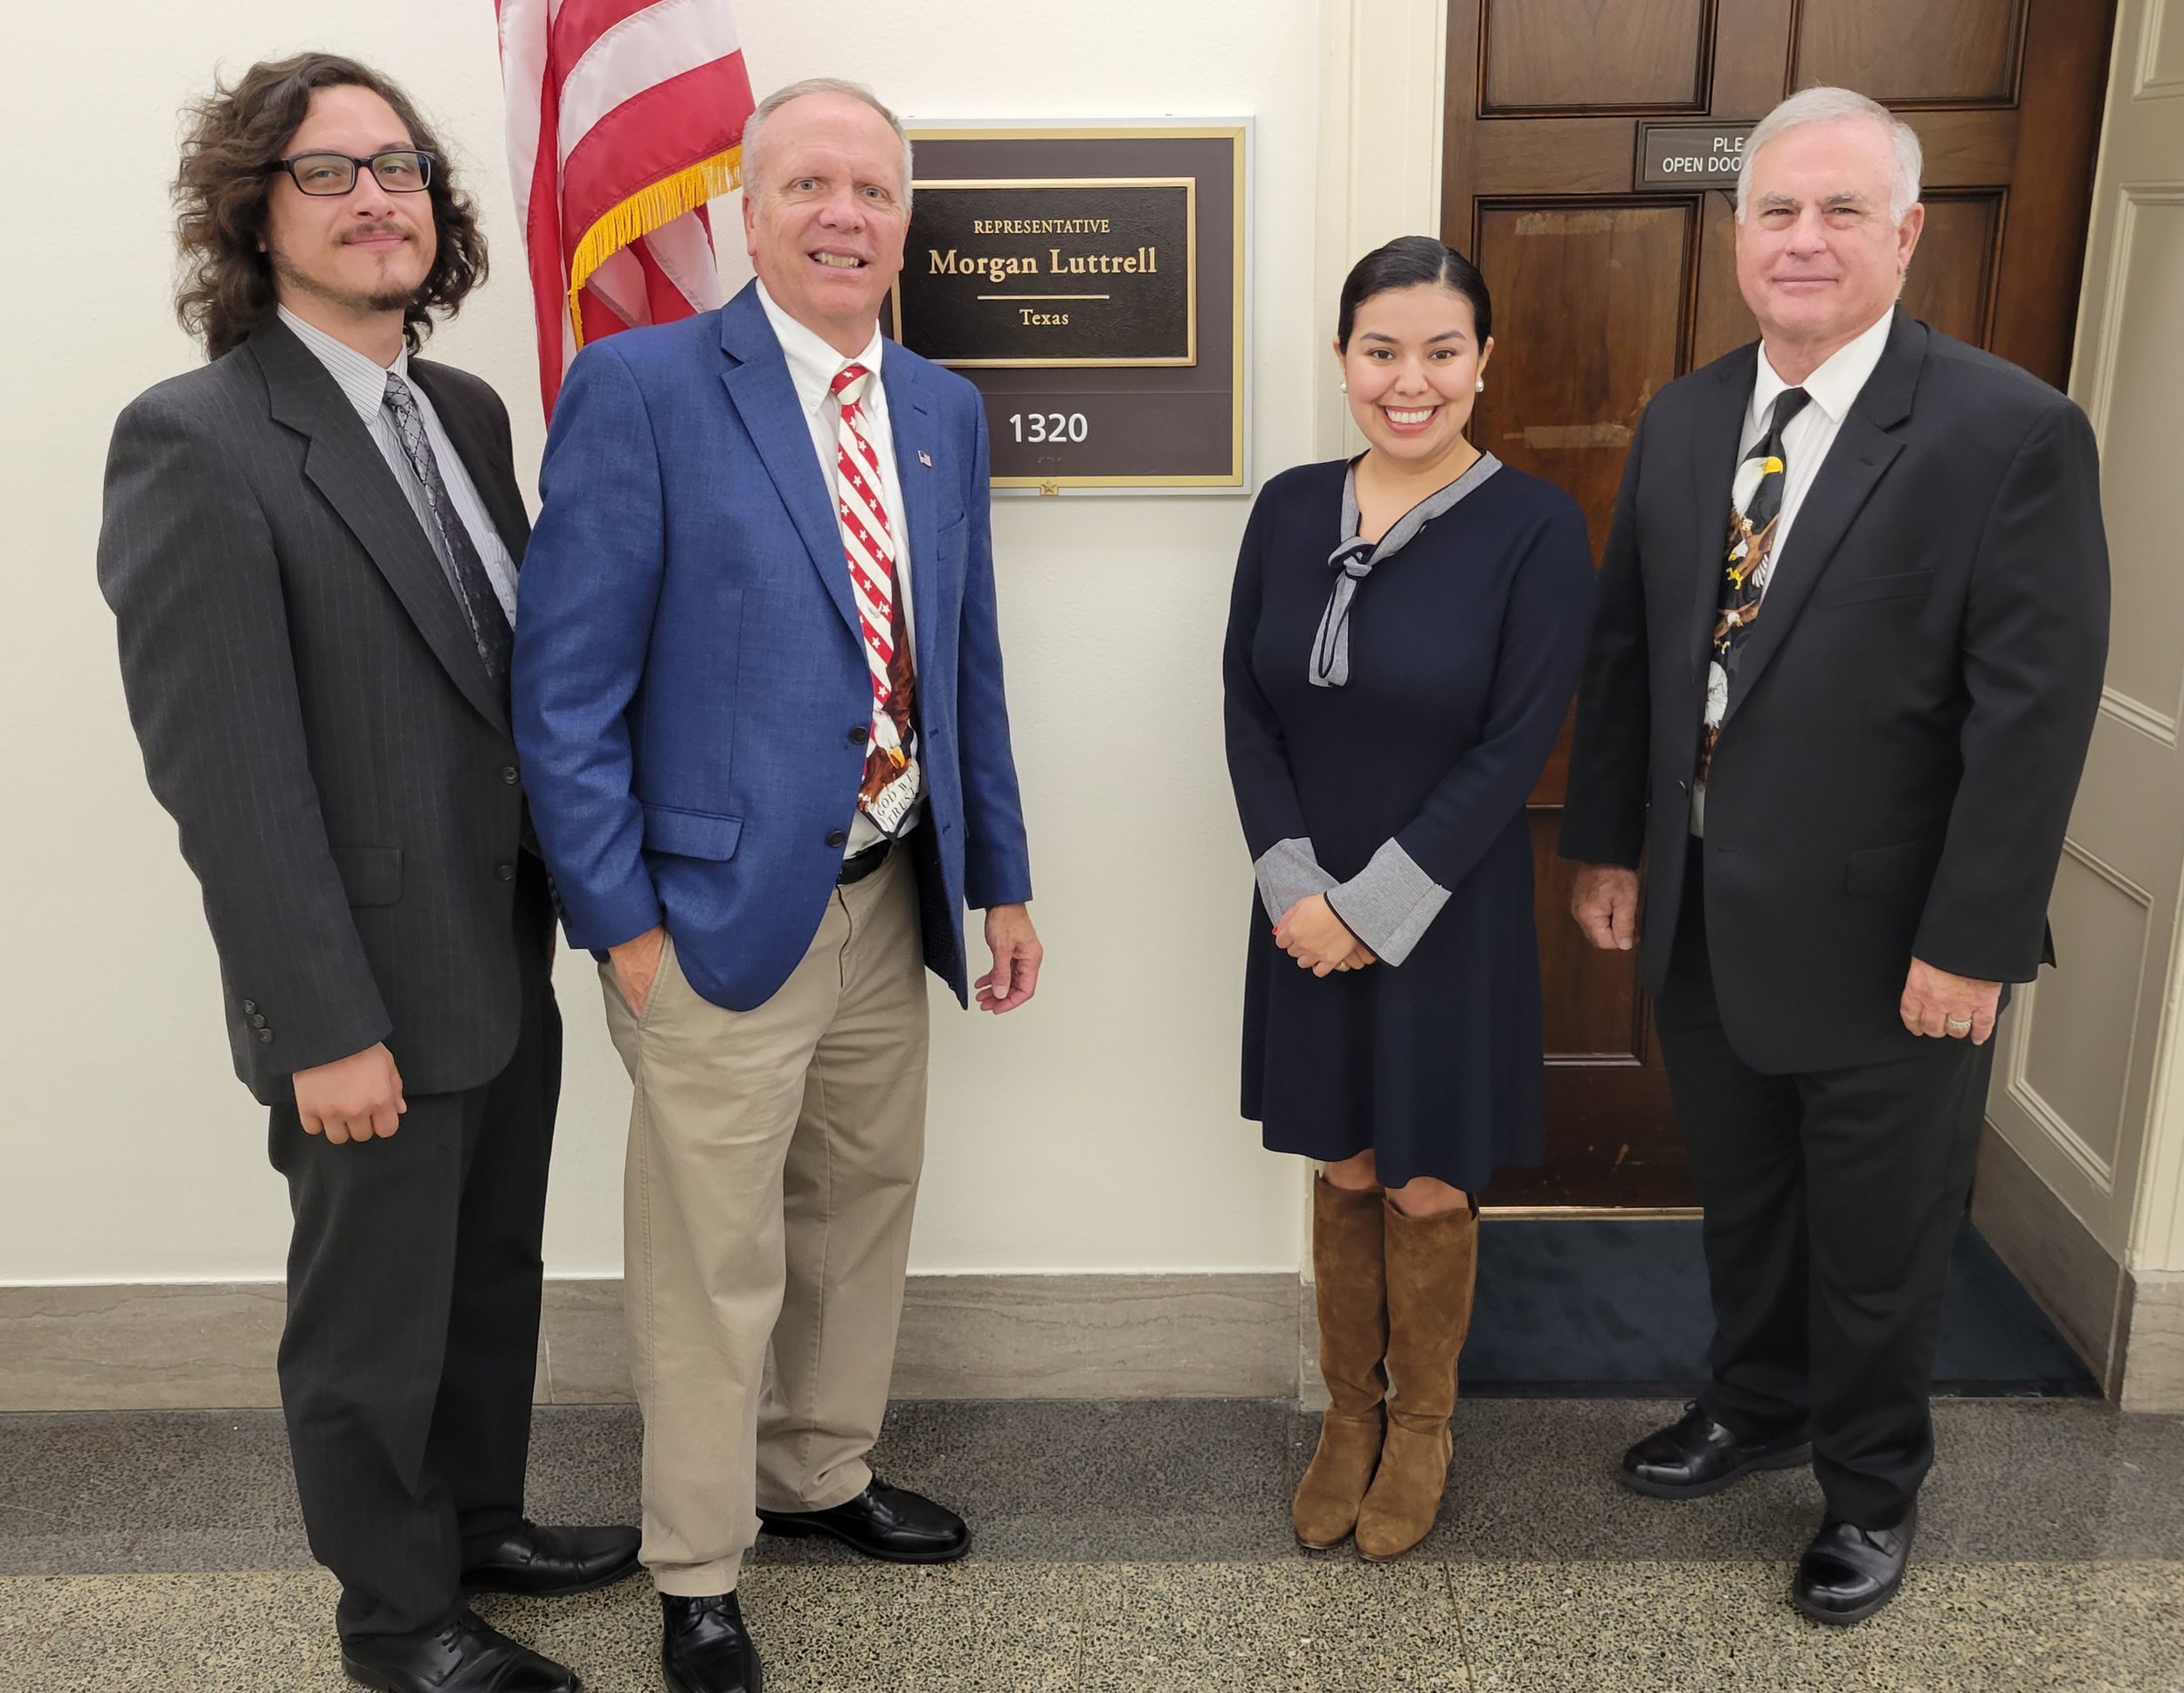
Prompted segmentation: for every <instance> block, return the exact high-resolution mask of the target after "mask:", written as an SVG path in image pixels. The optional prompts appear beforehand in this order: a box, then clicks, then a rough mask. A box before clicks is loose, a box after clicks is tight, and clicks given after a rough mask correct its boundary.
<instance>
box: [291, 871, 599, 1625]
mask: <svg viewBox="0 0 2184 1693" xmlns="http://www.w3.org/2000/svg"><path fill="white" fill-rule="evenodd" d="M525 871H526V874H525V875H524V877H523V879H522V882H521V883H520V884H519V891H518V896H517V902H516V903H517V925H516V926H517V930H518V938H517V941H516V946H517V950H518V952H519V954H520V956H521V972H522V992H523V1013H522V1026H521V1032H520V1033H519V1034H518V1036H517V1040H516V1046H515V1054H514V1056H513V1057H511V1058H510V1060H509V1061H508V1066H507V1068H505V1069H503V1070H502V1071H501V1074H500V1075H497V1076H495V1077H494V1079H493V1080H492V1081H489V1082H487V1083H486V1084H484V1085H483V1086H481V1087H478V1088H470V1089H468V1090H467V1091H466V1092H463V1093H459V1094H439V1095H428V1096H425V1097H418V1096H412V1097H411V1099H410V1101H409V1107H410V1109H409V1112H408V1115H406V1116H404V1118H403V1119H402V1124H401V1127H400V1129H399V1130H397V1132H396V1134H395V1135H394V1137H392V1138H391V1139H387V1140H371V1141H367V1142H364V1143H363V1144H356V1143H353V1142H352V1143H350V1144H348V1145H343V1146H334V1145H329V1144H328V1143H327V1142H326V1141H325V1140H324V1139H323V1138H322V1137H320V1136H317V1135H308V1134H306V1133H305V1132H304V1131H303V1128H302V1125H301V1123H300V1122H299V1120H298V1118H297V1116H296V1112H295V1109H294V1107H293V1106H276V1107H275V1108H274V1109H273V1164H274V1167H275V1168H276V1169H278V1170H280V1172H281V1173H282V1174H283V1175H285V1176H286V1177H287V1178H288V1192H289V1199H290V1204H291V1206H292V1208H293V1210H294V1216H295V1232H294V1237H293V1239H292V1240H291V1242H290V1245H289V1251H288V1320H287V1328H286V1329H285V1330H284V1331H283V1333H282V1335H281V1340H280V1399H281V1407H282V1409H283V1411H284V1412H285V1413H286V1415H287V1426H288V1446H289V1451H290V1453H291V1455H293V1457H294V1464H295V1474H296V1489H297V1492H298V1493H299V1495H300V1496H301V1501H302V1506H303V1520H304V1526H305V1528H306V1529H307V1531H308V1534H309V1537H310V1543H311V1551H312V1555H313V1556H314V1557H315V1558H317V1559H318V1560H319V1562H321V1564H323V1565H326V1566H327V1567H328V1569H329V1570H331V1571H332V1572H334V1574H335V1576H336V1577H337V1578H339V1579H340V1581H341V1584H342V1600H341V1606H340V1609H339V1611H338V1613H337V1616H336V1620H337V1622H338V1625H339V1627H340V1630H341V1633H342V1637H343V1638H344V1639H354V1638H356V1637H357V1636H359V1635H369V1634H410V1633H413V1632H416V1631H418V1630H423V1629H429V1628H434V1627H439V1625H440V1624H442V1623H443V1622H446V1620H449V1619H450V1618H451V1617H453V1615H454V1614H456V1613H457V1612H458V1611H460V1609H461V1608H462V1605H463V1597H462V1592H461V1580H460V1576H461V1566H462V1543H463V1541H464V1539H465V1538H469V1537H479V1536H487V1535H491V1534H494V1533H497V1532H499V1531H501V1530H504V1529H507V1528H508V1527H511V1526H512V1525H514V1524H515V1523H516V1522H517V1521H518V1520H519V1519H520V1518H521V1517H522V1503H523V1470H524V1463H525V1460H526V1458H527V1457H528V1455H529V1444H530V1424H531V1395H532V1386H533V1383H534V1380H535V1379H536V1365H537V1353H538V1307H539V1289H540V1284H541V1282H542V1279H543V1269H542V1264H541V1259H540V1237H541V1234H542V1233H543V1227H544V1221H545V1211H546V1166H547V1157H548V1154H549V1151H550V1149H551V1146H552V1142H553V1128H554V1109H555V1106H556V1102H557V1100H558V1097H559V1095H560V1088H561V1017H560V1013H559V1012H558V1011H557V1010H556V1006H555V1004H554V997H553V990H552V985H551V983H550V980H549V976H548V965H547V957H546V951H545V945H544V941H545V936H546V935H547V934H548V933H549V932H550V930H549V929H546V928H545V926H544V923H543V922H542V921H541V911H540V908H541V906H542V905H543V900H544V893H543V883H544V877H543V873H537V872H536V865H535V863H534V861H532V860H529V855H528V854H527V855H526V857H525ZM545 921H546V922H550V914H549V913H548V914H546V916H545Z"/></svg>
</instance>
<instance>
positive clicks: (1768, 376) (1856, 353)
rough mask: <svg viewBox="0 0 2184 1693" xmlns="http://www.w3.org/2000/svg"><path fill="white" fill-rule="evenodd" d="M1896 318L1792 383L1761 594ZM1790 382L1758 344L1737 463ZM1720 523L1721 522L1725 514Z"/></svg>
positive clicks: (1700, 801)
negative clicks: (1798, 391) (1797, 404)
mask: <svg viewBox="0 0 2184 1693" xmlns="http://www.w3.org/2000/svg"><path fill="white" fill-rule="evenodd" d="M1895 321H1896V308H1894V307H1890V308H1889V309H1888V310H1887V311H1885V312H1883V313H1882V314H1881V315H1880V319H1879V321H1876V323H1875V324H1874V325H1873V326H1872V328H1869V329H1867V330H1866V331H1865V332H1864V333H1863V335H1860V336H1859V337H1858V338H1857V339H1856V341H1852V342H1847V343H1846V344H1844V345H1843V346H1841V347H1838V348H1836V349H1835V351H1834V352H1832V353H1830V354H1829V355H1828V356H1827V358H1826V359H1825V360H1823V361H1822V362H1821V366H1820V368H1819V369H1818V370H1814V372H1813V374H1812V375H1811V376H1809V377H1806V378H1805V380H1804V382H1803V383H1802V384H1796V385H1798V386H1801V387H1802V388H1803V389H1804V390H1805V392H1806V393H1807V395H1809V396H1810V398H1808V399H1807V401H1806V403H1805V404H1804V405H1803V406H1802V407H1801V408H1800V410H1799V411H1798V414H1797V415H1796V416H1795V417H1794V418H1791V419H1790V420H1789V422H1788V423H1787V425H1784V426H1783V430H1782V506H1781V509H1780V512H1778V513H1777V514H1776V516H1775V520H1774V544H1773V546H1772V547H1770V548H1769V549H1767V556H1766V562H1765V563H1763V564H1761V566H1760V567H1759V592H1760V595H1761V597H1762V598H1764V597H1765V596H1766V591H1767V585H1768V584H1770V583H1772V582H1773V580H1774V567H1775V565H1776V563H1778V562H1779V561H1780V559H1781V557H1782V554H1783V549H1785V548H1787V546H1788V545H1789V543H1790V530H1791V529H1792V528H1793V527H1794V525H1795V523H1796V522H1797V512H1798V508H1799V507H1800V506H1802V505H1803V504H1804V503H1805V496H1806V494H1808V493H1810V492H1811V491H1812V486H1813V482H1814V479H1816V478H1817V477H1818V476H1819V474H1820V467H1821V466H1822V465H1823V464H1825V463H1826V462H1827V461H1828V449H1829V448H1830V447H1832V446H1835V434H1836V432H1837V431H1839V430H1840V429H1842V420H1843V419H1844V418H1847V417H1849V415H1850V407H1851V404H1852V403H1853V402H1854V401H1856V398H1857V397H1858V395H1859V394H1860V392H1861V391H1862V390H1863V389H1864V387H1865V384H1866V382H1867V380H1868V378H1870V377H1871V376H1872V375H1873V371H1874V368H1875V367H1876V365H1878V364H1879V363H1880V362H1881V354H1882V352H1883V350H1884V349H1886V348H1887V346H1888V332H1889V328H1890V325H1891V324H1893V323H1894V322H1895ZM1792 385H1793V384H1789V383H1787V382H1784V381H1783V380H1782V378H1781V377H1780V376H1779V375H1777V374H1776V372H1775V369H1774V366H1773V364H1771V363H1768V362H1767V349H1766V343H1764V342H1762V343H1761V344H1760V348H1759V373H1758V375H1757V376H1756V377H1754V378H1753V379H1752V404H1750V405H1749V406H1748V407H1746V408H1745V428H1744V435H1743V437H1742V439H1740V440H1739V441H1738V445H1737V462H1738V464H1739V465H1741V464H1742V463H1744V461H1745V456H1746V455H1747V454H1748V453H1751V451H1752V448H1753V447H1755V446H1759V442H1760V440H1761V439H1762V438H1763V437H1764V436H1765V435H1766V432H1767V425H1768V424H1769V423H1771V422H1772V421H1773V411H1774V402H1775V401H1776V400H1777V399H1778V398H1780V397H1781V395H1782V393H1783V392H1784V390H1787V389H1788V388H1790V387H1791V386H1792ZM1725 523H1726V518H1725V517H1724V524H1725ZM1718 568H1719V567H1718V566H1717V570H1718ZM1690 829H1691V833H1693V834H1695V835H1699V836H1702V837H1703V836H1704V834H1705V833H1706V791H1705V789H1704V788H1702V787H1699V786H1697V784H1693V786H1692V789H1691V820H1690Z"/></svg>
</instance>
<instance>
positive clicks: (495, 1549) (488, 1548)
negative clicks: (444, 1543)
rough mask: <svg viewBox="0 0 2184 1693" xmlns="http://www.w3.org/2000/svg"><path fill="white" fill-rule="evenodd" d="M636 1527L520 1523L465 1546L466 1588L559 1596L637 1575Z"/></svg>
mask: <svg viewBox="0 0 2184 1693" xmlns="http://www.w3.org/2000/svg"><path fill="white" fill-rule="evenodd" d="M637 1568H638V1565H637V1531H636V1530H635V1529H549V1528H543V1527H541V1526H540V1525H539V1524H536V1523H529V1522H525V1523H518V1524H516V1525H515V1527H514V1528H512V1529H510V1530H509V1531H508V1532H507V1533H506V1534H503V1535H498V1536H496V1537H494V1538H492V1539H489V1540H473V1541H469V1542H467V1543H466V1544H465V1545H464V1547H463V1590H464V1591H465V1592H466V1593H521V1594H522V1595H523V1596H524V1597H525V1598H526V1599H559V1598H562V1597H563V1596H564V1595H566V1594H569V1593H590V1592H591V1590H592V1589H593V1588H595V1587H608V1586H612V1585H613V1584H614V1583H616V1582H617V1581H619V1580H622V1579H624V1578H625V1577H627V1576H632V1575H635V1574H636V1573H637Z"/></svg>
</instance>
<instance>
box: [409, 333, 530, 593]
mask: <svg viewBox="0 0 2184 1693" xmlns="http://www.w3.org/2000/svg"><path fill="white" fill-rule="evenodd" d="M410 379H411V381H412V382H414V383H416V384H417V385H418V387H419V388H422V389H423V390H425V398H427V399H429V400H431V401H432V410H433V411H436V412H438V413H439V421H440V427H441V428H443V429H445V430H446V432H447V439H449V440H451V441H453V442H454V444H455V452H456V453H457V455H458V456H459V457H460V459H461V460H462V461H463V468H464V469H465V470H467V471H468V472H469V473H470V484H471V486H472V487H474V488H476V489H477V490H478V497H479V499H480V500H482V501H485V508H486V515H487V516H488V517H490V518H492V519H493V527H494V531H495V532H496V533H498V534H499V536H500V537H501V545H502V546H504V547H506V548H507V549H508V556H509V557H510V558H511V559H513V560H514V561H515V563H516V564H517V565H518V566H521V565H522V563H523V548H524V545H525V543H527V542H529V540H530V538H531V520H530V515H529V513H528V512H526V511H525V510H524V509H523V495H522V491H521V490H519V489H518V488H517V487H516V486H515V466H514V465H512V464H510V463H509V462H508V459H507V458H506V457H505V456H504V455H503V454H502V453H501V444H500V443H499V442H498V441H497V440H495V439H494V435H493V432H492V429H491V427H490V425H489V423H488V421H487V419H486V418H483V417H481V416H480V415H479V413H478V411H476V409H475V408H473V406H471V405H470V404H467V401H466V400H465V397H464V396H463V394H462V392H461V390H459V389H458V388H456V387H455V386H454V384H452V383H450V382H449V381H447V379H446V377H445V376H444V375H443V374H442V370H441V367H440V366H439V365H437V364H430V363H426V362H425V360H423V359H414V358H413V359H411V361H410Z"/></svg>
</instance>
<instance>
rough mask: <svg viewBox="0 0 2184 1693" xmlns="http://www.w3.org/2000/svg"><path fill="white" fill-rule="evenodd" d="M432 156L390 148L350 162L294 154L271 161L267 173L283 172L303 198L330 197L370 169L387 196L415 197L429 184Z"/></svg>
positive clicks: (336, 155)
mask: <svg viewBox="0 0 2184 1693" xmlns="http://www.w3.org/2000/svg"><path fill="white" fill-rule="evenodd" d="M432 162H433V160H432V154H430V153H427V152H425V150H424V149H422V148H417V147H390V148H389V149H387V150H386V151H385V152H384V153H374V154H373V155H371V156H370V158H368V159H352V158H351V157H349V155H348V154H346V153H298V154H297V155H295V156H294V157H293V158H287V159H275V160H274V161H273V162H272V163H271V164H269V165H267V166H266V170H267V172H268V173H271V172H273V171H275V170H285V171H287V173H288V174H289V175H290V176H293V177H294V178H295V184H296V186H297V187H298V188H300V189H301V190H303V191H304V192H305V193H306V194H312V195H319V196H323V197H332V196H335V195H340V194H346V193H348V192H349V190H351V189H353V188H355V187H356V172H357V170H358V169H359V168H361V167H363V166H365V165H369V166H370V167H371V175H372V180H373V181H374V182H376V183H378V184H379V186H380V187H382V188H384V189H385V190H387V192H388V193H390V194H416V193H419V192H421V191H422V190H424V189H425V186H426V185H427V184H428V183H431V182H432Z"/></svg>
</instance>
